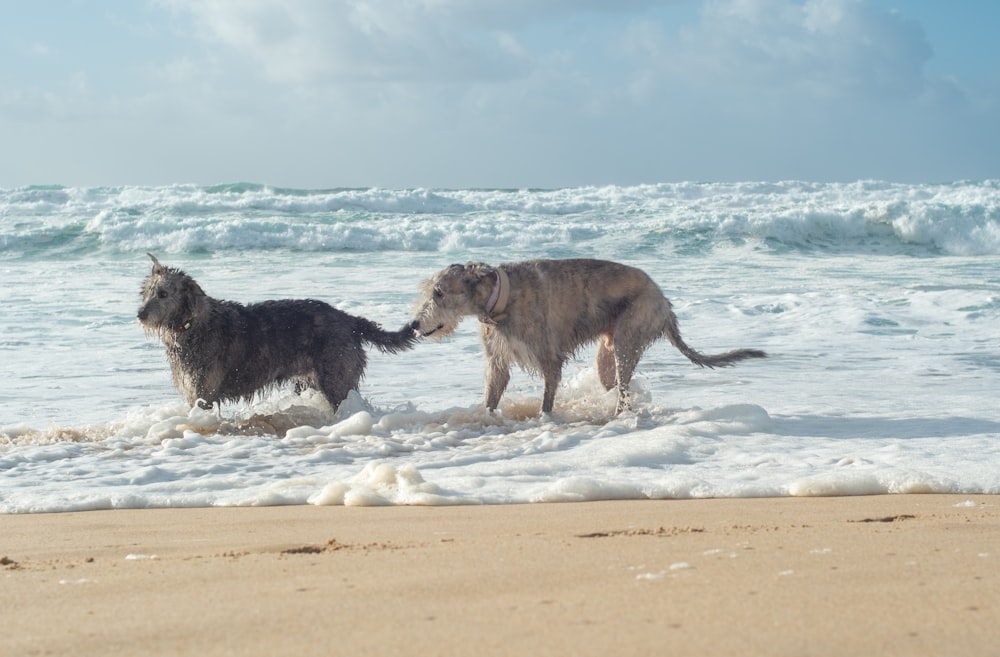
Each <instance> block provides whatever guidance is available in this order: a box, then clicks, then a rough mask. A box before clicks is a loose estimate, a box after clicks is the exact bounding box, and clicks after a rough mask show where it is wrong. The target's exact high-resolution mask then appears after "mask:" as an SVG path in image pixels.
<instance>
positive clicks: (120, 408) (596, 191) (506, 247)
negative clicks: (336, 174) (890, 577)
mask: <svg viewBox="0 0 1000 657" xmlns="http://www.w3.org/2000/svg"><path fill="white" fill-rule="evenodd" d="M146 252H151V253H154V254H155V255H156V256H157V257H158V258H159V259H160V261H161V262H163V263H164V264H166V265H170V266H174V267H179V268H181V269H183V270H185V271H186V272H187V273H189V274H190V275H192V276H193V277H194V278H195V279H196V280H197V281H198V282H199V283H200V284H201V286H202V287H203V288H204V289H205V291H206V292H207V293H208V294H209V295H211V296H213V297H216V298H220V299H231V300H236V301H241V302H252V301H260V300H264V299H275V298H305V297H310V298H317V299H322V300H324V301H327V302H329V303H330V304H332V305H334V306H336V307H338V308H340V309H342V310H345V311H347V312H349V313H352V314H357V315H363V316H365V317H368V318H370V319H372V320H375V321H377V322H379V323H381V324H382V325H383V326H385V327H386V328H390V329H395V328H397V327H399V326H402V325H403V324H405V323H407V322H408V321H409V320H410V319H411V314H412V305H413V302H414V299H415V297H416V295H417V291H418V284H419V281H420V280H421V279H424V278H427V277H429V276H430V275H431V274H433V273H434V272H435V271H437V270H439V269H441V268H443V267H445V266H447V265H449V264H452V263H464V262H467V261H483V262H487V263H491V264H498V263H502V262H510V261H516V260H522V259H530V258H567V257H588V258H589V257H593V258H604V259H610V260H616V261H620V262H624V263H627V264H630V265H634V266H637V267H640V268H642V269H644V270H646V271H647V272H648V273H649V274H650V275H651V276H652V278H653V279H654V280H655V281H656V282H657V283H658V284H659V285H660V287H661V288H662V289H663V291H664V293H665V294H666V295H667V296H668V297H669V298H670V299H671V301H672V303H673V305H674V309H675V311H676V313H677V315H678V319H679V322H680V327H681V332H682V334H683V335H684V338H685V340H686V341H687V342H688V344H690V345H691V346H692V347H694V348H695V349H698V350H699V351H702V352H705V353H715V352H720V351H725V350H729V349H733V348H739V347H750V348H759V349H764V350H766V351H767V352H768V354H769V358H767V359H766V360H753V361H746V362H744V363H740V364H738V365H737V366H735V367H733V368H730V369H721V370H708V369H705V370H703V369H700V368H698V367H696V366H694V365H692V364H691V363H689V362H688V361H687V360H686V359H685V358H684V357H683V356H681V355H680V354H679V353H678V352H677V351H676V350H675V349H674V348H673V347H671V346H670V345H669V344H668V343H667V342H665V341H664V342H660V343H658V344H657V345H655V346H654V347H652V348H651V349H650V350H649V351H648V352H647V353H646V354H645V356H644V358H643V360H642V361H641V363H640V365H639V369H638V371H637V375H636V379H635V381H634V383H633V390H634V394H633V399H634V400H635V410H634V412H628V413H625V414H623V415H621V416H618V417H614V416H613V414H612V413H613V410H614V405H615V395H614V393H608V392H605V391H604V390H603V388H601V387H600V385H599V383H598V382H597V375H596V371H595V368H594V364H593V359H594V350H593V349H589V350H584V351H582V352H581V353H580V354H578V356H577V358H575V359H574V360H572V361H571V362H570V363H569V364H568V365H567V367H566V369H565V370H564V377H563V384H562V388H561V389H560V391H559V393H558V395H557V398H556V407H555V410H554V411H553V413H552V414H551V415H548V416H542V417H539V416H537V409H538V405H539V403H540V400H541V391H542V385H541V381H540V380H539V379H537V378H535V377H532V376H529V375H527V374H524V373H521V372H515V375H514V377H513V379H512V382H511V385H510V387H509V388H508V390H507V393H506V395H505V396H504V399H503V401H502V402H501V406H500V410H499V412H498V413H496V414H493V415H491V414H490V413H488V412H486V411H485V410H484V408H483V407H482V379H483V358H482V355H481V353H480V348H479V329H478V325H477V323H476V321H475V320H474V319H472V318H469V319H467V320H466V321H465V322H464V323H463V324H462V325H461V326H460V327H459V330H458V331H457V333H456V334H455V335H454V336H452V337H450V338H449V339H446V340H444V341H442V342H436V341H430V340H428V341H423V342H421V343H419V344H418V345H417V346H416V348H415V349H414V350H412V351H409V352H406V353H403V354H398V355H393V356H389V355H384V354H381V353H379V352H377V351H374V350H372V351H370V352H369V367H368V370H367V373H366V376H365V379H364V380H363V381H362V384H361V386H360V390H359V392H358V393H357V394H355V395H352V396H351V397H350V398H349V399H348V400H347V401H345V402H344V404H342V405H341V407H340V409H339V410H338V411H336V412H334V410H333V409H330V408H329V407H328V406H327V405H326V403H325V400H324V399H323V398H322V397H321V396H319V395H317V394H315V393H311V392H308V391H307V392H306V393H305V394H303V395H302V396H299V395H296V394H295V393H294V391H293V390H291V389H290V388H289V389H279V390H277V391H273V392H271V393H268V394H266V395H263V396H260V397H259V398H257V399H255V400H254V401H253V402H252V403H240V404H225V405H223V406H222V408H221V409H220V410H219V412H215V411H204V410H200V409H191V408H189V407H188V406H187V405H186V404H185V403H184V402H183V401H182V399H181V397H180V395H179V394H178V392H177V391H176V390H175V389H174V387H173V385H172V383H171V379H170V373H169V368H168V365H167V361H166V356H165V353H164V350H163V346H162V345H161V344H159V343H158V342H157V341H156V340H155V339H154V338H149V337H147V336H146V335H145V334H144V332H143V330H142V328H141V327H140V326H139V324H138V323H137V321H136V319H135V314H136V310H137V308H138V305H139V286H140V283H141V281H142V279H143V277H144V276H145V275H146V274H147V273H148V271H149V268H150V264H151V263H150V261H149V259H148V258H147V256H146ZM0 280H2V286H0V299H2V308H3V311H2V312H0V359H2V363H0V512H2V513H34V512H54V511H78V510H89V509H113V508H155V507H198V506H237V505H244V506H248V505H282V504H344V505H403V504H408V505H442V504H514V503H532V502H555V501H562V502H572V501H582V500H605V499H639V498H655V499H677V498H705V497H767V496H833V495H876V494H893V493H957V494H970V495H971V494H977V493H992V494H996V493H1000V404H998V401H997V396H998V393H1000V181H985V182H955V183H945V184H894V183H886V182H878V181H859V182H854V183H840V184H834V183H809V182H780V183H755V182H745V183H693V182H692V183H671V184H651V185H639V186H604V187H597V186H595V187H578V188H567V189H465V190H447V189H322V190H306V189H281V188H275V187H269V186H266V185H256V184H230V185H218V186H210V187H206V186H197V185H171V186H163V187H101V188H72V187H61V186H33V187H22V188H16V189H0Z"/></svg>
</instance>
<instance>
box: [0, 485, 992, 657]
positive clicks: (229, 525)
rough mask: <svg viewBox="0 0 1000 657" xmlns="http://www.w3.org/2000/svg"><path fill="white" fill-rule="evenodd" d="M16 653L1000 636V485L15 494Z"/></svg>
mask: <svg viewBox="0 0 1000 657" xmlns="http://www.w3.org/2000/svg"><path fill="white" fill-rule="evenodd" d="M0 535H2V536H3V539H2V543H0V563H2V565H0V573H2V577H3V586H2V589H3V595H2V596H0V611H2V614H3V619H4V631H3V633H2V635H0V654H4V655H70V654H74V655H105V656H110V655H136V654H146V655H151V654H152V655H155V654H190V655H209V656H211V655H284V654H289V655H413V654H426V655H486V654H488V655H616V656H621V655H653V654H678V655H838V656H839V655H847V654H879V655H961V656H963V657H969V656H974V655H997V654H1000V653H998V646H1000V569H998V567H997V564H998V560H1000V498H996V497H991V496H950V495H888V496H876V497H836V498H780V499H712V500H670V501H623V502H593V503H567V504H536V505H517V506H474V507H472V506H469V507H461V506H459V507H382V508H371V507H368V508H357V507H313V506H293V507H266V508H207V509H165V510H141V511H91V512H85V513H61V514H36V515H4V516H0Z"/></svg>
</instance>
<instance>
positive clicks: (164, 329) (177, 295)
mask: <svg viewBox="0 0 1000 657" xmlns="http://www.w3.org/2000/svg"><path fill="white" fill-rule="evenodd" d="M146 255H148V256H149V257H150V259H152V261H153V269H152V270H151V271H150V272H149V275H148V276H146V278H145V280H143V282H142V291H141V296H142V303H141V304H140V306H139V312H138V313H137V314H136V317H137V318H138V319H139V323H141V324H142V327H143V329H144V330H145V331H146V332H147V333H153V334H155V335H158V336H160V337H162V336H163V334H164V333H170V332H173V333H180V332H183V331H186V330H188V329H190V328H191V325H192V323H193V322H194V321H195V320H196V319H197V317H198V313H199V311H200V310H201V308H202V306H203V300H204V299H205V293H204V292H203V291H202V289H201V287H200V286H199V285H198V283H196V282H195V280H194V279H193V278H191V277H190V276H188V275H187V274H185V273H184V272H182V271H181V270H180V269H175V268H173V267H166V266H164V265H161V264H160V261H159V260H157V259H156V256H154V255H153V254H152V253H147V254H146Z"/></svg>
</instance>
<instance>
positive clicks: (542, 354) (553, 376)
mask: <svg viewBox="0 0 1000 657" xmlns="http://www.w3.org/2000/svg"><path fill="white" fill-rule="evenodd" d="M421 290H422V294H421V295H420V296H419V297H418V299H417V301H416V308H415V313H416V317H415V319H414V321H413V323H412V324H411V326H412V327H413V329H414V330H415V331H416V332H417V333H419V334H420V335H422V336H429V337H435V338H439V337H442V336H445V335H448V334H449V333H451V332H452V331H454V330H455V328H456V327H457V326H458V324H459V322H460V321H461V320H462V318H464V317H467V316H473V317H476V318H478V319H479V321H480V322H481V323H482V326H483V336H482V337H483V350H484V351H485V353H486V385H485V393H484V397H485V400H484V401H485V403H486V406H487V407H488V408H489V409H490V410H491V411H494V410H496V408H497V405H498V404H499V403H500V397H501V395H503V392H504V390H505V389H506V387H507V383H508V382H509V381H510V366H511V364H512V363H516V364H517V365H520V366H521V367H522V368H524V369H526V370H528V371H529V372H536V373H541V375H542V377H543V379H544V381H545V389H544V393H543V396H542V412H543V413H548V412H551V411H552V405H553V402H554V400H555V396H556V389H557V388H558V387H559V381H560V379H561V377H562V368H563V364H564V363H565V362H566V360H567V359H569V358H570V357H571V356H572V355H573V354H574V353H575V352H576V351H577V350H578V349H580V348H581V347H583V346H584V345H587V344H590V343H593V342H597V343H598V349H597V371H598V374H599V376H600V379H601V383H602V384H603V385H604V387H605V388H606V389H607V390H611V389H612V388H617V389H618V404H617V407H616V409H615V414H618V413H620V412H622V411H623V410H625V409H628V408H630V402H629V382H630V381H631V380H632V374H633V372H634V371H635V368H636V365H638V363H639V359H640V358H641V356H642V354H643V352H645V351H646V349H647V348H648V347H649V346H650V345H651V344H652V343H653V342H655V341H656V340H658V339H660V338H666V339H667V340H669V341H670V343H671V344H672V345H674V347H676V348H677V349H678V350H679V351H680V352H681V353H682V354H684V355H685V356H686V357H687V358H688V360H690V361H691V362H692V363H694V364H695V365H699V366H701V367H726V366H729V365H732V364H734V363H736V362H738V361H741V360H745V359H747V358H764V357H766V356H767V354H765V353H764V352H763V351H760V350H757V349H737V350H735V351H728V352H726V353H722V354H716V355H705V354H702V353H699V352H697V351H695V350H694V349H692V348H691V347H689V346H687V344H685V343H684V340H682V339H681V334H680V330H679V328H678V326H677V317H676V316H675V315H674V312H673V309H672V308H671V306H670V301H669V300H668V299H667V298H666V297H665V296H663V293H662V292H661V291H660V288H659V287H658V286H657V285H656V283H654V282H653V280H652V279H651V278H650V277H649V276H648V275H647V274H646V273H645V272H643V271H642V270H640V269H636V268H635V267H629V266H627V265H623V264H619V263H616V262H608V261H604V260H588V259H573V260H531V261H527V262H517V263H510V264H502V265H499V266H497V267H491V266H490V265H487V264H484V263H473V262H470V263H468V264H465V265H451V266H450V267H447V268H445V269H442V270H441V271H439V272H438V273H437V274H435V275H434V276H433V277H432V278H430V279H428V280H425V281H423V283H422V284H421Z"/></svg>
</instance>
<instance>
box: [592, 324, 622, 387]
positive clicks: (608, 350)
mask: <svg viewBox="0 0 1000 657" xmlns="http://www.w3.org/2000/svg"><path fill="white" fill-rule="evenodd" d="M597 375H598V376H599V377H600V378H601V385H603V386H604V389H605V390H611V389H612V388H614V387H615V385H616V384H617V382H618V374H617V372H616V364H615V343H614V335H613V334H612V333H607V334H605V335H602V336H601V337H600V338H599V339H598V340H597Z"/></svg>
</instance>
